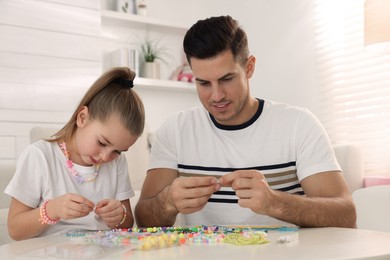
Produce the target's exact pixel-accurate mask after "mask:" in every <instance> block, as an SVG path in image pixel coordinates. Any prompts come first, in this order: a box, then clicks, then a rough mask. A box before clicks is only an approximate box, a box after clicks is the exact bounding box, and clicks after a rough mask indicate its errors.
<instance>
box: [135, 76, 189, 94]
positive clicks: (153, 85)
mask: <svg viewBox="0 0 390 260" xmlns="http://www.w3.org/2000/svg"><path fill="white" fill-rule="evenodd" d="M134 85H135V90H136V91H137V89H138V88H137V87H139V89H142V88H146V89H150V90H170V91H184V92H192V93H196V87H195V84H194V83H189V82H182V81H174V80H161V79H147V78H139V77H138V78H137V77H136V78H135V79H134Z"/></svg>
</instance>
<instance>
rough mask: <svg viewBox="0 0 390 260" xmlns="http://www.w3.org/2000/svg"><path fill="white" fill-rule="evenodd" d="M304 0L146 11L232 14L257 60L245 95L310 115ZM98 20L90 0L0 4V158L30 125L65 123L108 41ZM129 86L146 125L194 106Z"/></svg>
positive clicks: (185, 1) (161, 5)
mask: <svg viewBox="0 0 390 260" xmlns="http://www.w3.org/2000/svg"><path fill="white" fill-rule="evenodd" d="M311 2H312V1H311V0H289V1H285V0H273V1H266V0H245V1H236V0H212V1H210V0H196V1H195V0H164V1H161V0H147V3H148V12H149V15H150V16H152V17H157V18H163V19H167V20H173V21H177V22H179V23H181V24H184V25H187V26H190V25H192V24H193V23H194V22H196V21H197V20H198V19H203V18H206V17H209V16H215V15H226V14H229V15H232V16H233V17H234V18H236V19H237V20H238V21H239V22H240V23H241V25H242V26H243V27H244V29H245V30H246V31H247V33H248V36H249V43H250V47H251V50H252V53H253V54H254V55H255V56H256V57H257V66H256V73H255V76H254V78H253V79H252V81H251V89H252V94H253V95H254V96H256V97H260V98H266V99H273V100H276V101H282V102H287V103H291V104H296V105H300V106H305V107H308V108H309V109H311V110H312V111H313V112H316V110H317V102H316V96H317V93H316V84H315V83H316V78H315V68H314V66H313V64H314V61H313V39H312V36H311V35H312V33H311V27H310V24H311V23H312V22H311V15H312V13H311ZM100 22H101V20H100V3H99V1H97V0H83V1H77V0H71V1H69V0H68V1H67V0H55V1H54V0H1V1H0V35H1V38H0V93H1V94H0V163H3V162H14V161H15V160H16V158H17V156H18V155H19V154H20V152H21V150H22V149H24V148H25V146H26V145H27V144H28V141H29V140H28V132H29V130H30V129H31V127H32V126H34V125H43V126H61V125H62V124H63V123H65V122H66V121H67V120H68V118H69V116H70V114H71V113H72V112H73V109H74V107H75V106H76V104H77V103H78V101H79V99H80V98H81V96H82V95H83V94H84V93H85V91H86V89H87V88H88V87H89V86H90V85H91V83H92V82H93V81H94V80H95V79H96V78H97V77H98V76H99V75H100V74H101V72H102V68H103V66H102V52H104V51H107V50H109V48H112V47H113V46H112V45H110V43H107V41H105V40H102V39H101V38H100V33H101V31H100V30H101V24H100ZM125 37H130V38H131V37H132V36H131V35H125ZM120 41H122V44H125V42H124V41H123V39H122V40H121V39H119V42H120ZM180 45H181V43H179V45H178V47H177V48H179V47H180ZM175 48H176V47H175ZM176 59H178V58H177V57H176ZM179 61H180V59H179ZM176 62H178V61H176ZM137 91H138V92H139V94H140V95H141V97H142V98H143V100H144V103H145V107H146V113H147V114H146V116H147V121H148V122H149V124H150V125H151V127H152V129H155V128H157V127H158V126H159V125H160V124H161V123H162V122H163V121H164V120H165V118H166V117H167V116H169V115H170V114H172V113H173V112H175V111H177V110H181V109H184V108H187V107H192V106H196V105H199V102H198V100H197V96H196V93H190V92H179V93H178V92H174V91H155V90H154V91H153V90H150V89H139V90H137Z"/></svg>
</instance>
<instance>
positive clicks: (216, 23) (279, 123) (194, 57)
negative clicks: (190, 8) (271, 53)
mask: <svg viewBox="0 0 390 260" xmlns="http://www.w3.org/2000/svg"><path fill="white" fill-rule="evenodd" d="M183 45H184V51H185V53H186V56H187V60H188V62H189V64H190V66H191V68H192V71H193V74H194V77H195V81H196V87H197V92H198V96H199V99H200V101H201V102H202V105H203V106H204V108H195V109H189V110H187V111H182V112H179V113H177V114H176V115H174V116H173V117H171V118H169V119H168V120H167V121H166V122H165V123H164V124H163V125H162V126H161V128H160V129H159V130H158V131H157V132H156V137H155V141H154V143H153V145H152V155H151V163H150V169H149V171H148V174H147V176H146V179H145V182H144V185H143V189H142V192H141V197H140V200H139V202H138V204H137V206H136V210H135V216H136V221H137V224H138V226H144V227H148V226H171V225H173V224H174V222H175V219H176V216H177V214H178V213H182V214H183V216H182V218H183V220H184V224H185V225H189V226H193V225H201V224H204V225H282V224H286V223H293V224H295V225H298V226H307V227H322V226H338V227H355V225H356V212H355V206H354V204H353V201H352V199H351V193H350V191H349V189H348V187H347V185H346V183H345V180H344V178H343V176H342V173H341V170H340V166H339V165H338V163H337V161H336V159H335V155H334V152H333V149H332V146H331V144H330V141H329V138H328V137H327V135H326V132H325V130H324V129H323V127H322V126H321V124H320V123H319V121H318V120H317V119H316V118H315V117H314V115H313V114H311V113H310V112H309V111H307V110H305V109H302V108H297V107H293V106H288V105H286V104H280V103H275V102H272V101H267V100H261V99H256V98H253V97H252V96H251V95H250V89H249V79H250V78H251V77H252V75H253V72H254V69H255V63H256V59H255V57H254V56H252V55H250V54H249V50H248V41H247V36H246V34H245V32H244V31H243V30H242V29H241V28H240V27H239V25H238V24H237V22H236V21H235V20H233V19H232V18H231V17H230V16H222V17H212V18H209V19H205V20H201V21H198V22H197V23H196V24H195V25H193V26H192V27H191V28H190V29H189V31H188V32H187V33H186V35H185V38H184V44H183Z"/></svg>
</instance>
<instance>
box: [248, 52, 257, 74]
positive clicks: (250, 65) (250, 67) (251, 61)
mask: <svg viewBox="0 0 390 260" xmlns="http://www.w3.org/2000/svg"><path fill="white" fill-rule="evenodd" d="M255 65H256V57H255V56H253V55H251V56H249V58H248V60H247V61H246V76H247V78H248V79H249V78H251V77H252V75H253V73H254V72H255Z"/></svg>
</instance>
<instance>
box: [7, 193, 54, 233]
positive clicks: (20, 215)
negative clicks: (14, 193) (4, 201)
mask: <svg viewBox="0 0 390 260" xmlns="http://www.w3.org/2000/svg"><path fill="white" fill-rule="evenodd" d="M50 204H51V203H50V201H49V202H48V204H47V206H46V207H47V208H49V207H50ZM39 211H40V208H35V209H34V208H31V207H29V206H26V205H25V204H23V203H22V202H20V201H18V200H17V199H14V198H12V199H11V204H10V208H9V212H8V233H9V236H10V237H11V238H12V239H14V240H23V239H28V238H32V237H35V236H38V235H39V234H41V233H42V232H43V231H45V230H46V229H47V227H48V226H49V225H42V224H41V222H40V221H39Z"/></svg>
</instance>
